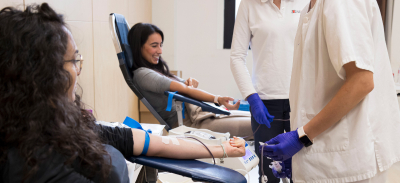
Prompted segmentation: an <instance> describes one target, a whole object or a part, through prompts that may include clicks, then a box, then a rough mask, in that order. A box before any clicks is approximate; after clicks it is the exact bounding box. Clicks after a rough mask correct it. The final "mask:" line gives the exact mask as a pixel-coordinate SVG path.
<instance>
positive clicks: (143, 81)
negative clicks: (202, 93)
mask: <svg viewBox="0 0 400 183" xmlns="http://www.w3.org/2000/svg"><path fill="white" fill-rule="evenodd" d="M179 79H180V80H181V82H185V80H183V79H181V78H179ZM171 81H172V79H170V78H168V77H166V76H164V75H161V74H160V73H158V72H156V71H154V70H152V69H148V68H145V67H141V68H139V69H136V70H135V71H133V84H134V85H135V86H136V87H137V88H138V90H139V91H140V93H142V95H143V96H144V97H145V98H146V99H147V101H149V103H150V104H151V105H152V106H153V108H154V109H155V110H156V111H157V112H158V114H160V116H161V117H162V118H163V119H164V120H165V122H167V123H168V124H169V125H170V126H175V125H176V123H177V121H178V117H177V114H176V110H175V102H172V108H171V111H166V108H167V104H168V97H167V96H166V95H164V91H169V86H170V84H171Z"/></svg>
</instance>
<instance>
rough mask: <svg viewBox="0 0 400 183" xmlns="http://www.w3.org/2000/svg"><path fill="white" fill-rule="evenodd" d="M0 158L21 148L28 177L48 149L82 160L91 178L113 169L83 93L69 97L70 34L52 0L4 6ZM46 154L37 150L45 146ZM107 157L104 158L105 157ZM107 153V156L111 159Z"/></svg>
mask: <svg viewBox="0 0 400 183" xmlns="http://www.w3.org/2000/svg"><path fill="white" fill-rule="evenodd" d="M0 25H1V26H0V164H3V163H5V162H6V161H7V153H8V152H9V151H10V150H11V149H17V150H18V152H19V155H21V157H22V158H24V161H25V162H26V164H25V167H24V171H25V175H24V181H26V180H29V179H30V178H32V176H33V175H35V173H36V172H37V171H38V169H39V166H38V163H39V162H40V161H46V158H47V157H46V154H47V155H49V154H50V153H54V152H56V153H59V154H62V155H63V156H64V157H66V162H65V163H66V164H67V165H68V164H72V163H75V162H78V163H79V165H80V166H82V167H83V168H85V169H86V170H89V172H86V174H84V173H83V174H84V175H85V176H87V177H88V178H91V177H93V176H95V175H96V174H100V173H101V174H103V175H104V177H103V178H106V177H107V176H108V174H109V172H110V168H111V166H110V156H109V154H108V153H107V151H106V150H105V148H104V146H103V145H102V142H101V139H100V137H99V136H98V134H97V133H96V125H95V123H94V122H95V119H94V117H93V115H92V114H91V113H90V112H88V111H87V110H85V109H84V107H83V106H84V105H83V103H82V102H81V101H80V97H79V96H78V95H77V96H76V100H75V101H74V102H71V101H70V99H69V98H68V95H67V91H68V88H69V87H70V86H71V85H72V82H73V81H72V79H71V78H72V76H71V75H70V73H69V72H68V71H66V70H65V69H64V67H63V66H64V63H65V61H64V55H65V54H66V50H67V45H68V39H69V36H68V35H67V32H66V27H65V26H66V24H65V22H64V20H63V17H62V16H61V15H58V14H57V13H56V12H55V11H54V10H53V9H52V8H50V7H49V5H48V4H46V3H43V4H42V5H32V6H28V7H27V8H26V10H25V11H21V10H17V9H14V8H12V7H7V8H4V9H2V10H1V11H0ZM44 148H45V152H46V153H44V154H45V156H43V154H38V153H39V152H43V149H44ZM105 157H106V158H105ZM107 157H108V159H107Z"/></svg>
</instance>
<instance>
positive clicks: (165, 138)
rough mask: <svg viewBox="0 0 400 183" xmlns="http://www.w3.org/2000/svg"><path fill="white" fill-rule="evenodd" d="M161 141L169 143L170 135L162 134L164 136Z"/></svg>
mask: <svg viewBox="0 0 400 183" xmlns="http://www.w3.org/2000/svg"><path fill="white" fill-rule="evenodd" d="M161 141H162V142H163V143H164V144H169V137H167V136H162V137H161Z"/></svg>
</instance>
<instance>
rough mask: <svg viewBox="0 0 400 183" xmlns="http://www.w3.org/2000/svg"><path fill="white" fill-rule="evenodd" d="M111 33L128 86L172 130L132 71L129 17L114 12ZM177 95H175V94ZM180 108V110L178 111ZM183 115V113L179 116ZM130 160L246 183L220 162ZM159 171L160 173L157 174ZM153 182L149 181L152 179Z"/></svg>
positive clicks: (215, 110)
mask: <svg viewBox="0 0 400 183" xmlns="http://www.w3.org/2000/svg"><path fill="white" fill-rule="evenodd" d="M109 23H110V29H111V35H112V39H113V43H114V46H115V49H116V51H117V56H118V60H119V66H120V68H121V71H122V74H123V76H124V78H125V81H126V82H127V84H128V86H129V87H130V88H131V89H132V91H133V92H134V93H135V94H136V96H137V97H138V98H139V100H140V101H142V102H143V104H144V105H145V106H146V107H147V108H148V109H149V111H150V112H151V113H152V114H153V115H154V117H155V118H156V119H157V120H158V121H159V122H160V124H162V125H165V129H166V130H167V131H169V130H170V129H171V126H170V125H169V124H167V123H166V122H165V121H164V120H163V119H162V118H161V116H160V115H159V114H158V113H157V112H156V111H155V109H154V108H153V107H152V106H151V105H150V103H149V102H148V101H147V100H146V99H145V98H144V97H143V95H142V94H141V93H140V91H139V90H138V89H137V88H136V86H135V85H134V84H133V72H132V64H133V60H132V53H131V49H130V46H129V44H128V39H127V36H128V32H129V28H130V27H129V25H128V22H127V21H126V20H125V17H124V16H123V15H120V14H116V13H112V14H110V17H109ZM165 94H166V95H171V97H172V98H173V99H174V100H176V102H177V104H176V106H177V109H178V108H179V107H178V106H180V107H181V106H182V105H179V101H181V102H188V103H191V104H194V105H197V106H200V107H201V108H202V110H203V111H208V112H213V113H216V114H225V115H229V114H230V113H229V111H226V110H222V109H219V108H216V107H213V106H212V105H209V104H207V103H204V102H201V101H197V100H194V99H191V98H188V97H185V96H182V95H179V94H172V93H170V92H168V91H166V93H165ZM172 95H173V96H172ZM178 110H180V111H181V110H182V109H178ZM178 110H177V111H178ZM179 114H180V116H179ZM181 115H182V113H181V112H178V118H180V121H179V123H180V124H182V121H181V120H182V116H181ZM127 160H128V161H131V162H133V163H137V164H141V165H144V166H147V167H151V168H155V169H159V170H164V171H167V172H171V173H174V174H178V175H182V176H185V177H189V178H192V179H193V180H195V181H201V182H220V183H225V182H230V183H245V182H247V181H246V178H245V177H244V176H243V175H242V174H240V173H238V172H237V171H234V170H232V169H229V168H225V167H222V166H219V165H213V164H210V163H206V162H201V161H198V160H177V159H167V158H158V157H147V156H134V157H130V158H127ZM155 174H157V173H155ZM148 181H149V180H148ZM156 181H157V179H153V180H150V181H149V182H156Z"/></svg>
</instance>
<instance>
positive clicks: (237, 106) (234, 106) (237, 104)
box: [232, 101, 240, 110]
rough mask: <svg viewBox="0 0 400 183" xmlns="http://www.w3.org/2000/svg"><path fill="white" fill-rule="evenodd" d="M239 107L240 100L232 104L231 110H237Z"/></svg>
mask: <svg viewBox="0 0 400 183" xmlns="http://www.w3.org/2000/svg"><path fill="white" fill-rule="evenodd" d="M239 107H240V101H238V102H236V104H235V105H233V109H232V110H238V109H239Z"/></svg>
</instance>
